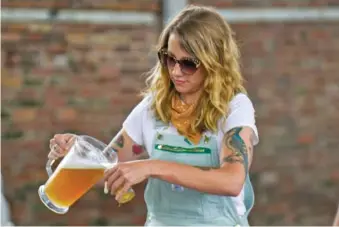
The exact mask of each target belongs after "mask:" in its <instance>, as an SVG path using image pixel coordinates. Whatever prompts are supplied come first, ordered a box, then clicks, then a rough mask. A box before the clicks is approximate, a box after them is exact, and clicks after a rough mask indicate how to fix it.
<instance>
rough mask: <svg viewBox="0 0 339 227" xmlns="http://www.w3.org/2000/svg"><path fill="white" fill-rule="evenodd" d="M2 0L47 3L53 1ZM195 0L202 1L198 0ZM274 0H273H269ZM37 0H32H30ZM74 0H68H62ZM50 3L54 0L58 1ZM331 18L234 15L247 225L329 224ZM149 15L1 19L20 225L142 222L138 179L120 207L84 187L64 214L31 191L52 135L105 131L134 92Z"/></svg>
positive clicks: (12, 183) (336, 52) (8, 153)
mask: <svg viewBox="0 0 339 227" xmlns="http://www.w3.org/2000/svg"><path fill="white" fill-rule="evenodd" d="M27 2H28V1H2V6H3V7H4V6H7V7H19V6H21V7H41V8H44V7H50V6H51V5H49V4H52V3H51V2H53V1H47V0H45V1H33V0H30V3H29V4H28V3H27ZM75 2H76V1H66V0H65V1H58V4H59V5H56V7H59V8H84V9H91V8H95V9H111V10H122V9H123V10H131V11H133V10H140V11H147V12H153V13H154V14H159V13H160V8H161V7H160V1H159V2H158V1H145V0H144V1H142V4H141V3H140V2H139V1H137V0H133V1H132V0H129V1H124V2H123V3H122V1H118V0H116V1H108V0H106V1H95V3H96V4H94V3H93V2H94V1H85V0H83V1H77V3H76V5H74V4H75ZM194 2H195V3H200V4H201V3H204V2H205V1H200V0H195V1H194ZM272 2H273V3H272ZM33 3H34V4H33ZM71 3H72V4H73V5H70V4H71ZM336 3H337V1H334V0H333V1H331V0H327V1H316V0H309V1H287V0H281V1H243V0H241V1H212V0H210V1H208V4H210V5H215V6H218V7H219V8H220V7H221V8H229V7H233V6H234V7H242V6H249V7H259V6H261V7H271V6H272V5H274V6H285V5H287V6H291V7H295V6H312V7H314V6H318V5H319V4H320V5H321V6H327V5H334V4H336ZM54 6H55V5H54ZM338 25H339V24H338V22H308V23H307V22H298V23H294V22H290V23H248V24H247V23H234V24H232V27H233V29H234V30H235V32H236V34H237V38H238V40H239V43H240V46H241V50H242V56H243V59H242V65H243V73H244V76H245V77H246V79H247V81H248V82H247V88H248V90H249V93H250V95H251V98H252V100H253V102H254V104H255V108H256V111H257V121H258V128H259V132H260V136H261V141H260V145H259V146H258V147H257V148H256V153H255V159H254V163H253V169H252V178H253V182H254V187H255V192H256V205H255V207H254V209H253V212H252V214H251V216H250V219H251V223H252V225H330V223H331V222H332V218H333V215H334V212H335V209H336V205H337V202H338V198H337V197H338V196H337V194H336V193H337V192H338V188H339V185H338V182H339V172H338V168H336V167H337V166H338V164H339V163H338V162H339V157H338V152H337V147H338V146H339V141H338V136H339V125H338V124H339V105H338V104H339V102H338V101H339V87H338V84H339V64H338V63H337V61H336V60H337V58H338V57H339V40H338V39H337V37H339V26H338ZM158 34H159V29H158V27H157V26H155V25H136V24H130V25H118V24H101V25H90V24H74V23H49V22H47V21H46V22H43V23H31V22H24V21H22V22H17V23H3V25H2V50H1V51H2V61H1V64H2V80H1V81H2V82H1V89H2V91H1V95H2V110H1V118H2V119H1V120H2V127H1V132H2V144H1V148H2V157H1V158H2V160H1V172H2V174H3V176H4V186H5V194H6V196H7V198H8V199H9V201H10V204H11V207H12V214H13V219H14V222H15V223H16V224H17V225H142V224H143V223H144V219H145V213H146V210H145V205H144V202H143V185H139V186H138V187H137V188H136V192H137V195H138V196H137V198H136V199H135V200H134V201H133V202H132V203H130V204H127V205H125V206H122V207H120V208H118V207H117V206H116V203H115V201H114V199H107V196H106V195H103V193H102V188H94V189H92V190H91V191H90V192H89V193H88V194H87V195H86V196H84V197H83V198H82V199H81V200H79V201H78V202H77V203H76V204H75V205H74V206H73V208H72V209H70V211H69V213H67V214H66V215H62V216H60V215H55V214H53V213H51V212H50V211H49V210H47V209H46V208H45V207H44V206H43V205H42V204H41V202H40V201H39V198H38V196H37V188H38V186H39V185H40V184H42V183H44V182H45V181H46V179H47V175H46V173H45V170H44V166H45V162H46V155H47V153H48V139H49V138H50V137H51V136H52V135H53V134H55V133H58V132H63V131H71V132H78V133H82V134H89V135H92V136H94V137H97V138H98V139H101V140H103V141H105V142H108V141H109V140H110V139H111V137H112V136H113V135H114V134H115V132H116V131H117V130H118V129H119V127H120V126H121V123H122V121H123V120H124V118H125V117H126V116H127V114H128V112H129V111H130V110H131V109H132V108H133V106H134V105H135V104H136V103H137V102H138V100H139V98H138V97H137V96H136V95H137V94H138V92H139V89H140V88H142V87H143V86H144V78H143V77H141V76H140V75H141V74H142V73H143V72H145V71H147V70H148V69H149V68H150V67H152V65H153V63H154V62H155V55H154V54H153V53H152V52H151V51H150V50H151V47H152V45H153V44H155V41H156V38H157V36H158Z"/></svg>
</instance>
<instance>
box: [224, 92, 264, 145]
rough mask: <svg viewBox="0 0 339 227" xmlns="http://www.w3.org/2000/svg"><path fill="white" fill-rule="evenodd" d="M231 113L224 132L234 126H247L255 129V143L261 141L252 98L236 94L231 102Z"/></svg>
mask: <svg viewBox="0 0 339 227" xmlns="http://www.w3.org/2000/svg"><path fill="white" fill-rule="evenodd" d="M229 109H230V113H229V115H228V117H227V119H226V124H225V125H224V127H223V129H224V132H227V131H229V130H231V129H232V128H236V127H241V126H247V127H250V128H252V129H253V132H254V137H253V145H257V144H258V143H259V136H258V129H257V127H256V123H255V110H254V107H253V104H252V102H251V100H250V99H249V98H248V97H247V96H246V95H245V94H238V95H236V96H235V97H234V98H233V99H232V100H231V102H230V106H229Z"/></svg>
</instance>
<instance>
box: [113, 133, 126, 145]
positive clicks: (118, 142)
mask: <svg viewBox="0 0 339 227" xmlns="http://www.w3.org/2000/svg"><path fill="white" fill-rule="evenodd" d="M114 143H115V144H116V145H117V146H118V147H120V148H123V147H124V136H123V135H119V136H118V139H117V140H116V141H115V142H114Z"/></svg>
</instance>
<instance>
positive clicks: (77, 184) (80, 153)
mask: <svg viewBox="0 0 339 227" xmlns="http://www.w3.org/2000/svg"><path fill="white" fill-rule="evenodd" d="M106 147H107V145H106V144H104V143H102V142H101V141H99V140H97V139H95V138H93V137H90V136H75V140H74V143H73V145H72V147H71V148H70V150H69V152H68V153H67V154H66V155H65V157H64V159H63V160H62V161H61V162H60V164H59V165H58V167H57V168H56V170H55V171H54V172H53V170H52V164H53V162H54V160H48V162H47V164H46V170H47V174H48V176H49V179H48V180H47V182H46V183H45V184H44V185H41V186H40V187H39V190H38V193H39V197H40V199H41V201H42V202H43V203H44V204H45V206H46V207H48V208H49V209H50V210H52V211H54V212H55V213H58V214H64V213H66V212H67V211H68V209H69V207H70V206H71V205H72V204H73V203H75V202H76V201H77V200H78V199H79V198H80V197H81V196H83V195H84V194H85V193H86V192H87V191H88V190H89V189H90V188H91V187H92V186H93V185H94V184H95V183H97V182H98V181H99V180H100V179H102V178H103V175H104V171H105V169H106V168H109V167H112V166H114V165H115V164H116V163H117V162H118V157H117V154H116V152H115V151H114V150H113V149H112V148H106ZM105 148H106V149H105Z"/></svg>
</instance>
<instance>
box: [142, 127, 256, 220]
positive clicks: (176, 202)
mask: <svg viewBox="0 0 339 227" xmlns="http://www.w3.org/2000/svg"><path fill="white" fill-rule="evenodd" d="M155 127H156V131H157V133H156V135H155V138H154V140H153V146H152V147H153V150H152V151H151V152H150V159H156V160H165V161H173V162H177V163H182V164H186V165H192V166H197V167H213V168H216V167H219V166H220V161H219V150H218V146H217V140H216V136H215V135H213V134H211V135H207V134H205V135H203V136H202V139H201V141H200V142H199V144H197V145H194V144H193V143H191V142H190V141H188V140H187V139H186V138H185V137H183V136H180V135H175V134H171V133H168V132H166V128H167V127H166V126H164V125H163V123H162V122H159V121H157V122H156V124H155ZM245 164H246V166H247V160H245ZM244 195H245V201H244V202H245V207H246V213H245V214H244V215H242V216H240V215H238V214H237V211H236V208H235V206H234V203H233V201H232V199H231V197H229V196H220V195H213V194H207V193H203V192H199V191H196V190H192V189H188V188H184V187H182V186H180V185H174V184H171V183H168V182H166V181H163V180H159V179H155V178H149V180H148V183H147V187H146V189H145V201H146V205H147V211H148V213H147V220H146V224H145V226H173V225H176V226H178V225H180V226H238V225H240V226H248V221H247V216H248V214H249V212H250V210H251V209H252V207H253V204H254V193H253V188H252V185H251V182H250V179H249V176H248V174H247V175H246V180H245V185H244Z"/></svg>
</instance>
